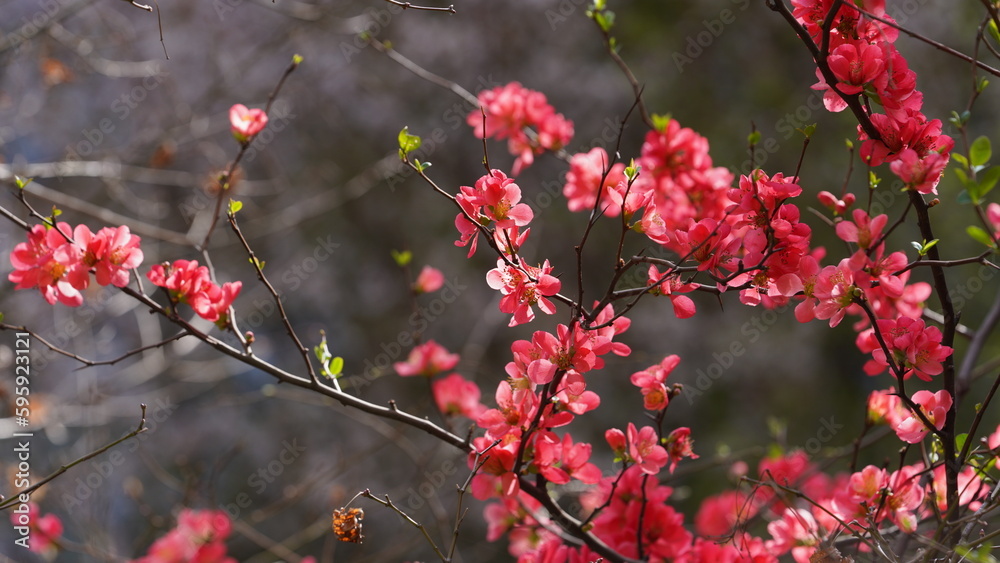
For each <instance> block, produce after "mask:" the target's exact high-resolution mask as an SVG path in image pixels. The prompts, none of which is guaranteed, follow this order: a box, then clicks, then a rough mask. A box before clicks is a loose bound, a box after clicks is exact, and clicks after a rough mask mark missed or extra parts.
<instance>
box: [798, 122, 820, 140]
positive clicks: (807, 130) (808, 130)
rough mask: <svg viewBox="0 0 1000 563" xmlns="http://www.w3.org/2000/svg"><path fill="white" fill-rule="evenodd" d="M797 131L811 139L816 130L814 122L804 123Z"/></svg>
mask: <svg viewBox="0 0 1000 563" xmlns="http://www.w3.org/2000/svg"><path fill="white" fill-rule="evenodd" d="M799 131H802V134H803V135H805V136H806V139H811V138H812V136H813V133H815V132H816V124H815V123H810V124H809V125H806V126H805V127H803V128H802V129H799Z"/></svg>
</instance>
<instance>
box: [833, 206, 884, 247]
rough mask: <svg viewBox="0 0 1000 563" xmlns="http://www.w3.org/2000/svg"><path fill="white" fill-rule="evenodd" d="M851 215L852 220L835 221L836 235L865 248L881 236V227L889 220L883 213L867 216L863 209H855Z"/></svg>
mask: <svg viewBox="0 0 1000 563" xmlns="http://www.w3.org/2000/svg"><path fill="white" fill-rule="evenodd" d="M852 215H853V217H854V221H853V222H852V221H841V222H839V223H837V227H836V230H837V236H838V237H840V239H841V240H843V241H846V242H856V243H858V246H859V247H861V248H863V249H865V250H867V249H869V248H871V247H872V245H873V244H874V243H875V242H876V241H877V240H879V238H880V237H881V236H882V229H883V228H885V225H886V223H888V222H889V216H888V215H885V214H883V215H878V216H876V217H871V218H869V217H868V214H867V213H865V210H864V209H855V210H854V211H853V214H852Z"/></svg>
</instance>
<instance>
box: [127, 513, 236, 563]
mask: <svg viewBox="0 0 1000 563" xmlns="http://www.w3.org/2000/svg"><path fill="white" fill-rule="evenodd" d="M231 531H232V523H231V522H230V521H229V516H227V515H226V513H225V512H223V511H221V510H190V509H184V510H181V513H180V514H179V515H178V516H177V527H176V528H174V529H172V530H170V531H169V532H167V534H166V535H165V536H163V537H161V538H159V539H157V540H156V541H155V542H153V545H152V546H150V548H149V551H148V552H147V553H146V555H145V556H144V557H140V558H139V559H135V560H134V563H188V562H191V561H197V562H198V563H236V560H235V559H233V558H232V557H228V556H227V555H226V544H225V541H226V538H227V537H229V534H230V532H231Z"/></svg>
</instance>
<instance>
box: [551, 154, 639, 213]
mask: <svg viewBox="0 0 1000 563" xmlns="http://www.w3.org/2000/svg"><path fill="white" fill-rule="evenodd" d="M609 163H610V159H609V158H608V153H607V152H605V150H604V149H602V148H601V147H594V148H593V149H591V150H590V152H587V153H577V154H575V155H573V157H572V158H570V161H569V172H567V173H566V185H565V186H563V195H564V196H566V200H567V205H568V206H569V210H570V211H590V210H591V209H593V208H594V204H595V203H596V202H597V198H598V197H600V198H601V203H600V204H598V206H597V211H598V212H599V213H600V212H603V213H604V214H605V215H606V216H608V217H617V216H618V214H619V213H621V204H620V203H619V204H615V203H614V201H613V199H609V195H610V192H611V191H612V190H614V188H615V186H617V185H618V183H619V182H621V181H623V180H625V165H624V164H623V163H621V162H617V163H615V165H614V166H611V167H610V169H609V168H608V164H609ZM605 171H607V173H606V174H605ZM602 180H603V181H602ZM618 199H619V200H620V199H621V198H620V197H619V198H618Z"/></svg>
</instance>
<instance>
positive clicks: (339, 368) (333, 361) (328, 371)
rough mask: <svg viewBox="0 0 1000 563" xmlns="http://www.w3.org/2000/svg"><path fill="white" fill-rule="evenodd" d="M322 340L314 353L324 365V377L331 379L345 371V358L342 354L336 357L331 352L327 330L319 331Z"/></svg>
mask: <svg viewBox="0 0 1000 563" xmlns="http://www.w3.org/2000/svg"><path fill="white" fill-rule="evenodd" d="M319 334H320V340H319V344H317V345H316V346H314V347H313V353H314V354H316V359H317V360H319V363H320V365H321V366H322V374H323V376H324V377H327V378H330V379H336V378H337V377H338V376H339V375H340V373H341V372H343V371H344V359H343V358H341V357H340V356H336V357H334V355H333V354H331V353H330V348H329V346H327V343H326V331H324V330H321V331H319Z"/></svg>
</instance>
